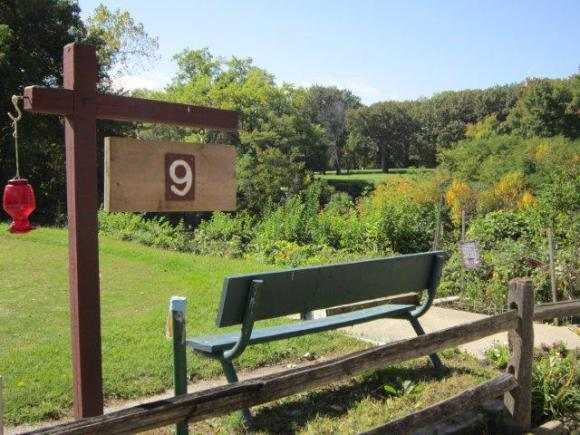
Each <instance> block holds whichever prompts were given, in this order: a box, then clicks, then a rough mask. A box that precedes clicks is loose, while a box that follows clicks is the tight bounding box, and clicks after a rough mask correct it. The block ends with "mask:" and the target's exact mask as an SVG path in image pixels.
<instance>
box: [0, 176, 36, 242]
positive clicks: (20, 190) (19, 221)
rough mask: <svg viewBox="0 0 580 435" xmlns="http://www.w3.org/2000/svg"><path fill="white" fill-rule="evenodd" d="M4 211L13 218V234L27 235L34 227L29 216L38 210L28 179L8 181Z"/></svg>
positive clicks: (3, 198)
mask: <svg viewBox="0 0 580 435" xmlns="http://www.w3.org/2000/svg"><path fill="white" fill-rule="evenodd" d="M2 206H3V207H4V211H5V212H6V213H8V215H9V216H10V217H11V218H12V223H11V224H10V232H11V233H26V232H28V231H30V230H31V229H32V228H33V227H32V226H31V225H30V222H29V221H28V216H30V215H31V214H32V212H33V211H34V209H35V208H36V200H35V198H34V190H32V186H31V185H30V184H29V183H28V180H27V179H26V178H13V179H12V180H10V181H8V184H7V185H6V187H5V188H4V196H3V197H2Z"/></svg>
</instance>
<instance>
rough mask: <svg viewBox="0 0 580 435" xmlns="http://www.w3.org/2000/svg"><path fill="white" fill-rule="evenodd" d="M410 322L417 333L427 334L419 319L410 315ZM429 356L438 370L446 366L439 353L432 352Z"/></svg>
mask: <svg viewBox="0 0 580 435" xmlns="http://www.w3.org/2000/svg"><path fill="white" fill-rule="evenodd" d="M409 322H411V326H412V327H413V329H414V330H415V333H416V334H417V335H425V330H424V329H423V327H422V326H421V324H420V323H419V320H417V319H416V318H415V317H409ZM429 358H431V362H432V363H433V367H435V368H436V369H437V370H440V369H443V367H444V366H443V363H442V362H441V358H439V355H437V354H436V353H432V354H431V355H429Z"/></svg>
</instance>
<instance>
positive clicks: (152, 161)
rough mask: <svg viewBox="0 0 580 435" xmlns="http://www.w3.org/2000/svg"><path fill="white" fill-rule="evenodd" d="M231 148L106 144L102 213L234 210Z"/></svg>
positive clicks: (132, 141)
mask: <svg viewBox="0 0 580 435" xmlns="http://www.w3.org/2000/svg"><path fill="white" fill-rule="evenodd" d="M235 159H236V151H235V149H234V147H232V146H229V145H223V144H192V143H184V142H169V141H142V140H137V139H131V138H118V137H108V138H105V204H104V207H105V210H107V211H141V212H143V211H160V212H172V211H175V212H178V211H210V210H235V208H236V180H235Z"/></svg>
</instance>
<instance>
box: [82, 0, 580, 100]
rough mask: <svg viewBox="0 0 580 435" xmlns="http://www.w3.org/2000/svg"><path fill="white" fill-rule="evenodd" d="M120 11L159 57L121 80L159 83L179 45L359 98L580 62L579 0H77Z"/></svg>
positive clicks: (424, 92)
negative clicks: (151, 39)
mask: <svg viewBox="0 0 580 435" xmlns="http://www.w3.org/2000/svg"><path fill="white" fill-rule="evenodd" d="M99 3H103V4H105V5H106V6H108V7H109V8H112V9H116V8H122V9H127V10H128V11H129V12H130V13H131V14H132V15H133V17H134V18H135V19H136V20H137V21H140V22H142V23H143V24H144V26H145V29H146V30H147V32H148V33H150V34H151V35H153V36H157V37H158V38H159V46H160V50H159V51H160V53H159V54H160V56H161V59H160V60H159V62H156V63H155V65H152V67H151V68H150V69H149V70H147V71H133V72H132V73H131V74H130V75H127V76H123V77H118V78H117V80H118V82H119V83H121V84H123V85H124V86H126V87H129V88H132V87H142V86H144V87H150V88H154V87H157V88H160V87H163V86H164V85H165V84H166V83H167V82H168V81H169V80H170V79H171V78H172V77H173V74H174V72H175V64H174V62H173V61H172V56H173V55H174V54H175V53H177V52H179V51H181V50H183V49H185V48H201V47H209V49H210V50H211V51H212V53H214V54H216V55H220V56H225V57H229V56H231V55H235V56H238V57H251V58H253V59H254V62H255V63H256V64H257V65H258V66H261V67H263V68H265V69H266V70H268V71H269V72H271V73H273V74H274V75H275V76H276V79H277V80H278V81H279V82H290V83H294V84H297V85H310V84H315V83H317V84H323V85H336V86H339V87H346V88H349V89H351V90H352V91H354V92H355V93H356V94H357V95H359V96H360V97H361V98H362V99H363V101H364V102H365V103H372V102H375V101H379V100H385V99H410V98H417V97H421V96H429V95H431V94H433V93H435V92H439V91H443V90H447V89H465V88H482V87H488V86H492V85H494V84H503V83H511V82H517V81H521V80H523V79H524V78H525V77H530V76H534V77H540V76H541V77H565V76H569V75H571V74H573V73H575V72H577V71H578V68H579V67H580V0H569V1H565V0H552V1H547V0H545V1H544V0H529V1H510V0H504V1H491V0H480V1H467V0H465V1H451V0H439V1H419V0H417V1H410V0H409V1H398V2H395V1H386V0H383V1H378V0H377V1H372V0H359V1H355V0H351V1H339V0H335V1H330V0H328V1H322V0H310V1H306V0H292V1H281V0H270V1H266V0H259V1H258V0H246V1H241V0H237V1H225V0H222V1H217V0H215V1H209V0H207V1H194V0H188V1H185V0H181V1H180V0H163V1H150V0H109V1H98V0H79V4H80V6H81V8H82V10H83V12H82V14H83V17H86V16H87V15H90V13H92V11H93V10H94V8H95V7H96V6H97V5H98V4H99Z"/></svg>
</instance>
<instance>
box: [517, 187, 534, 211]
mask: <svg viewBox="0 0 580 435" xmlns="http://www.w3.org/2000/svg"><path fill="white" fill-rule="evenodd" d="M536 202H537V201H536V197H535V196H534V195H533V194H532V193H531V192H530V191H528V190H526V191H525V192H524V194H523V195H522V197H521V198H520V202H519V203H518V207H519V208H526V207H531V206H533V205H535V204H536Z"/></svg>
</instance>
